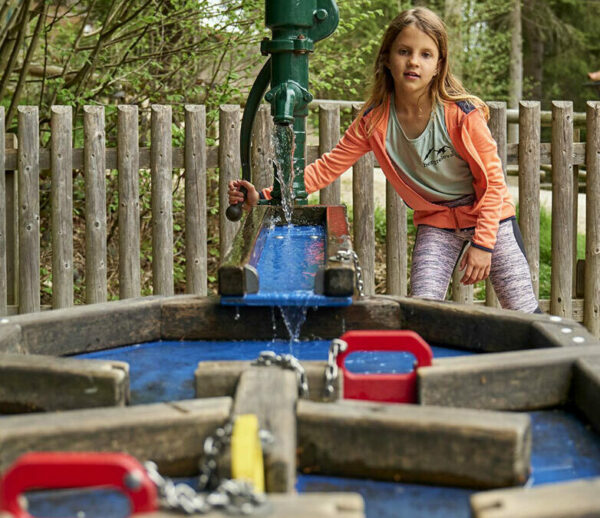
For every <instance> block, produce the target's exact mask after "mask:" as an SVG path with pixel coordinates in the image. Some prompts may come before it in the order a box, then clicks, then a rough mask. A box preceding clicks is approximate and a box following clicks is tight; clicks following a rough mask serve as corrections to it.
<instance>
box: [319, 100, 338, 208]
mask: <svg viewBox="0 0 600 518" xmlns="http://www.w3.org/2000/svg"><path fill="white" fill-rule="evenodd" d="M338 140H340V108H339V106H323V105H321V106H319V156H322V155H324V154H325V153H328V152H329V151H331V150H332V149H333V148H334V147H335V145H336V144H337V143H338ZM341 191H342V188H341V181H340V179H339V178H338V179H337V180H335V182H333V183H331V184H329V185H328V186H327V187H324V188H323V189H321V190H320V191H319V203H320V204H321V205H339V204H340V203H341V199H342V192H341Z"/></svg>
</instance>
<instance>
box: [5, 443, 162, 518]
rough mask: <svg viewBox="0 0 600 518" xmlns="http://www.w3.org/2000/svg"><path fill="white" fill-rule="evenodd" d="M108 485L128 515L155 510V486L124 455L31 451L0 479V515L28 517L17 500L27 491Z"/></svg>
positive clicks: (137, 466) (29, 517) (144, 473)
mask: <svg viewBox="0 0 600 518" xmlns="http://www.w3.org/2000/svg"><path fill="white" fill-rule="evenodd" d="M101 486H103V487H106V486H110V487H113V488H115V489H119V490H120V491H122V492H123V493H124V494H125V495H126V496H127V497H128V498H129V500H130V502H131V513H132V514H136V513H144V512H151V511H156V510H157V509H158V497H157V490H156V486H155V485H154V483H153V482H152V480H150V478H149V476H148V474H147V473H146V470H145V469H144V467H143V466H142V465H141V464H140V463H139V462H138V461H137V460H136V459H135V458H133V457H131V456H130V455H127V454H124V453H74V452H35V453H27V454H25V455H23V456H21V457H20V458H19V459H18V460H17V462H15V463H14V464H13V465H12V467H11V468H9V470H8V471H7V472H6V473H5V474H4V477H2V478H1V479H0V513H2V512H8V513H9V514H10V515H11V516H14V517H15V518H31V515H30V514H29V513H27V511H26V510H24V509H22V508H21V506H20V502H19V497H20V496H21V495H22V494H23V493H25V492H27V491H29V490H31V489H66V488H85V487H101Z"/></svg>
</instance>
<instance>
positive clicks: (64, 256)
mask: <svg viewBox="0 0 600 518" xmlns="http://www.w3.org/2000/svg"><path fill="white" fill-rule="evenodd" d="M50 126H51V131H52V140H51V148H50V155H51V160H50V168H51V171H52V185H51V199H52V209H51V210H52V224H51V228H52V308H54V309H58V308H68V307H70V306H72V305H73V113H72V109H71V107H70V106H53V107H52V116H51V120H50Z"/></svg>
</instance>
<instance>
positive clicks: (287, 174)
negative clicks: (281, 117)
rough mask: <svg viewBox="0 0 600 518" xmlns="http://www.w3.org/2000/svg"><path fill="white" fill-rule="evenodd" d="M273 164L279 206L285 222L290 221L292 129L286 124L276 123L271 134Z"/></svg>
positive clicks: (293, 141) (293, 145)
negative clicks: (277, 185)
mask: <svg viewBox="0 0 600 518" xmlns="http://www.w3.org/2000/svg"><path fill="white" fill-rule="evenodd" d="M272 142H273V151H274V152H275V156H274V158H273V165H274V168H275V174H276V176H277V179H278V180H279V185H280V187H281V207H282V208H283V214H284V217H285V220H286V223H291V221H292V211H293V209H294V175H295V173H294V148H295V135H294V129H293V127H292V126H291V125H288V124H276V125H275V128H274V130H273V134H272Z"/></svg>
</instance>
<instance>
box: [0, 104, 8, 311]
mask: <svg viewBox="0 0 600 518" xmlns="http://www.w3.org/2000/svg"><path fill="white" fill-rule="evenodd" d="M5 148H6V139H5V134H4V106H0V202H1V203H0V205H1V206H0V316H1V315H6V314H7V312H8V275H7V268H6V267H7V262H6V249H7V248H8V246H7V244H8V241H7V234H6V203H4V200H6V174H5V172H4V162H5Z"/></svg>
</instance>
